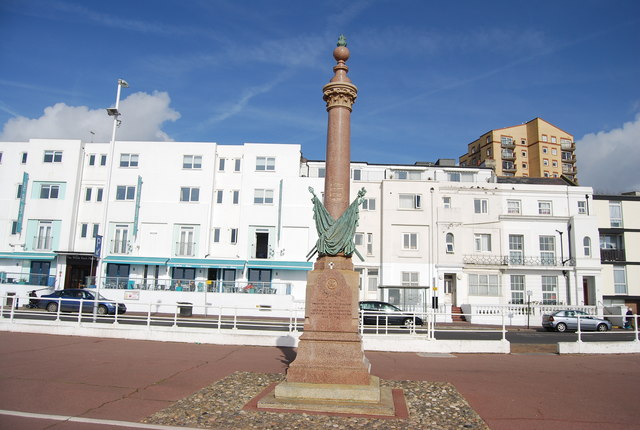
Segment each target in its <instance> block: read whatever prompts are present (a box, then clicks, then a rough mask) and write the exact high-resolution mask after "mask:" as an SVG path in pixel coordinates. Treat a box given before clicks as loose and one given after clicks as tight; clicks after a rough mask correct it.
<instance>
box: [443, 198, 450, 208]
mask: <svg viewBox="0 0 640 430" xmlns="http://www.w3.org/2000/svg"><path fill="white" fill-rule="evenodd" d="M442 207H443V208H445V209H451V197H449V196H444V197H442Z"/></svg>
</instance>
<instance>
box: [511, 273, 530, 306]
mask: <svg viewBox="0 0 640 430" xmlns="http://www.w3.org/2000/svg"><path fill="white" fill-rule="evenodd" d="M509 281H510V286H511V304H514V305H523V304H524V303H525V300H524V286H525V285H526V280H525V275H511V276H510V279H509Z"/></svg>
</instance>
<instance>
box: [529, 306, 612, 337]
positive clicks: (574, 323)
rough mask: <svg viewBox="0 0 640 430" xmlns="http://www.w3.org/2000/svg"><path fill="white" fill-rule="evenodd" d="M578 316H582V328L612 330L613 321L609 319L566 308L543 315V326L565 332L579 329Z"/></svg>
mask: <svg viewBox="0 0 640 430" xmlns="http://www.w3.org/2000/svg"><path fill="white" fill-rule="evenodd" d="M578 316H579V317H580V330H585V331H586V330H597V331H607V330H611V323H610V322H609V321H607V320H604V319H600V318H597V317H594V316H593V315H589V314H588V313H586V312H582V311H574V310H564V311H557V312H554V313H552V314H545V315H542V327H544V328H545V329H546V330H548V331H551V330H555V331H559V332H565V331H567V330H577V329H578Z"/></svg>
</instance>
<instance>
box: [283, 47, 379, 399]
mask: <svg viewBox="0 0 640 430" xmlns="http://www.w3.org/2000/svg"><path fill="white" fill-rule="evenodd" d="M333 56H334V58H335V59H336V61H337V64H336V65H335V66H334V67H333V71H334V76H333V78H332V79H331V81H330V82H329V83H328V84H327V85H325V86H324V88H323V92H324V97H323V99H324V100H325V101H326V103H327V111H328V116H329V119H328V128H327V157H326V176H325V188H324V189H325V193H324V208H326V209H323V207H322V204H321V203H320V201H319V199H317V197H316V196H315V194H314V200H313V201H314V205H315V208H314V216H315V218H316V226H317V227H318V230H319V231H318V235H319V236H320V238H319V240H318V244H317V245H316V246H317V251H318V259H317V260H316V262H315V265H314V269H313V270H312V271H311V272H309V274H308V277H307V290H306V308H305V322H304V334H303V335H302V336H301V337H300V342H299V345H298V354H297V358H296V360H295V361H294V362H293V363H291V365H290V366H289V370H288V372H287V382H288V383H311V384H350V385H370V384H371V375H370V374H369V369H370V364H369V360H367V358H366V357H365V356H364V352H363V348H362V339H361V336H360V334H359V333H358V311H359V309H358V286H359V276H358V273H356V272H355V271H354V270H353V263H352V262H351V254H352V253H353V252H354V250H355V247H354V245H353V233H354V232H355V226H356V225H357V210H358V209H357V208H358V205H359V203H360V201H361V198H362V195H364V191H362V192H361V193H359V194H358V198H357V199H356V201H354V202H353V203H352V204H351V207H350V206H349V197H350V196H349V181H350V159H351V154H350V118H351V107H352V105H353V103H354V102H355V99H356V96H357V91H358V90H357V88H356V86H355V85H353V84H352V83H351V80H350V79H349V78H348V77H347V72H348V70H349V69H348V67H347V66H346V64H345V63H346V61H347V60H348V58H349V50H348V49H347V46H346V40H345V39H344V37H343V36H341V37H340V40H339V41H338V46H337V48H336V49H335V50H334V51H333ZM327 213H328V216H327ZM323 215H324V217H325V218H324V220H325V221H326V222H325V223H322V222H319V218H321V217H322V216H323ZM341 223H342V225H340V224H341ZM326 224H329V225H330V228H328V229H327V230H326V231H320V230H322V229H323V228H324V227H322V226H325V225H326ZM284 387H286V384H284ZM282 391H283V388H282V387H280V393H279V391H278V387H277V388H276V396H277V395H278V394H284V393H283V392H282Z"/></svg>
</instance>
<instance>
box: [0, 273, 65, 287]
mask: <svg viewBox="0 0 640 430" xmlns="http://www.w3.org/2000/svg"><path fill="white" fill-rule="evenodd" d="M0 284H19V285H36V286H47V287H53V286H54V285H55V284H56V276H55V275H49V274H42V273H21V272H0Z"/></svg>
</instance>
